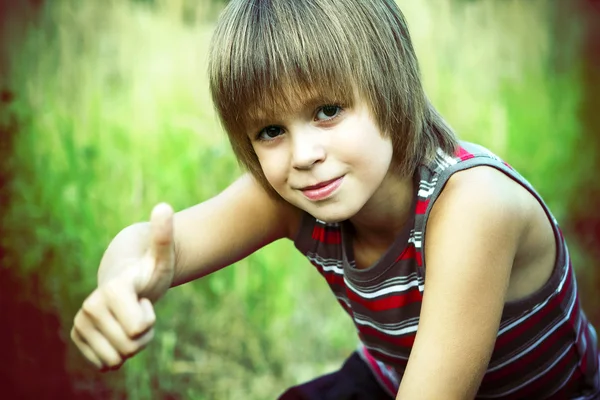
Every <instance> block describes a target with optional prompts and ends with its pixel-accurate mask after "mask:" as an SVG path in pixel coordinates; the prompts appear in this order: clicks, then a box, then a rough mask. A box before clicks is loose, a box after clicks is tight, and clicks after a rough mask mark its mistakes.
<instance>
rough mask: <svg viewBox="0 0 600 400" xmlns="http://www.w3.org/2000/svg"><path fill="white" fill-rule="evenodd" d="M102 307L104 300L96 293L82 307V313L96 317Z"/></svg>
mask: <svg viewBox="0 0 600 400" xmlns="http://www.w3.org/2000/svg"><path fill="white" fill-rule="evenodd" d="M101 307H102V298H101V295H100V293H99V292H98V291H94V292H93V293H92V294H91V295H90V296H89V297H88V298H87V299H85V301H84V302H83V305H82V306H81V311H83V312H84V313H85V314H87V315H90V316H94V315H96V314H97V313H98V311H99V309H100V308H101Z"/></svg>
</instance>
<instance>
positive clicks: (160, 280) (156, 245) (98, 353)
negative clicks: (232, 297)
mask: <svg viewBox="0 0 600 400" xmlns="http://www.w3.org/2000/svg"><path fill="white" fill-rule="evenodd" d="M174 272H175V244H174V236H173V209H172V208H171V207H170V206H169V205H167V204H159V205H157V206H156V207H154V209H153V210H152V214H151V217H150V223H149V224H144V225H133V226H131V227H130V229H129V228H126V229H125V230H123V231H122V232H121V233H120V234H119V235H117V237H115V239H114V240H113V241H112V242H111V244H110V246H109V247H108V249H107V250H106V252H105V254H104V257H103V258H102V261H101V263H100V269H99V273H98V276H99V279H98V281H99V282H98V287H97V288H96V290H94V291H93V292H92V294H90V295H89V296H88V298H87V299H86V300H85V301H84V302H83V305H82V307H81V309H80V310H79V311H78V313H77V315H76V316H75V321H74V325H73V329H72V330H71V338H72V340H73V342H74V343H75V345H76V346H77V347H78V348H79V350H80V351H81V352H82V353H83V355H84V357H85V358H87V359H88V360H89V361H90V362H91V363H92V364H94V365H95V366H96V367H98V368H99V369H101V370H110V369H117V368H119V367H120V366H121V365H122V364H123V362H125V360H127V359H128V358H129V357H132V356H133V355H135V354H137V353H138V352H140V351H141V350H142V349H143V348H144V347H145V346H146V345H147V344H148V342H150V340H151V339H152V337H153V334H154V329H153V328H154V322H155V319H156V317H155V314H154V307H153V304H152V302H155V301H157V300H158V299H159V298H160V297H162V296H163V295H164V293H165V292H166V291H167V289H169V287H170V286H171V284H172V282H173V276H174Z"/></svg>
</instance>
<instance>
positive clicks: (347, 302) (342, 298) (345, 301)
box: [335, 294, 352, 310]
mask: <svg viewBox="0 0 600 400" xmlns="http://www.w3.org/2000/svg"><path fill="white" fill-rule="evenodd" d="M335 298H336V299H338V300H340V301H343V302H344V303H345V304H346V306H348V308H349V309H350V310H352V306H351V305H350V302H349V301H348V299H347V298H345V297H344V296H338V295H337V294H335Z"/></svg>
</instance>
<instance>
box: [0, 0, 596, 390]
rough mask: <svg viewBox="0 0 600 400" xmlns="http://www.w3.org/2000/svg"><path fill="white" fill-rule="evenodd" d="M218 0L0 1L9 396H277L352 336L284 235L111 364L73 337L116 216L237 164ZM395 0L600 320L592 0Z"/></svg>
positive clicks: (437, 79) (465, 122) (118, 222)
mask: <svg viewBox="0 0 600 400" xmlns="http://www.w3.org/2000/svg"><path fill="white" fill-rule="evenodd" d="M9 1H10V0H9ZM224 3H225V1H224V0H223V1H217V0H214V1H208V0H196V1H194V0H154V1H152V0H145V1H143V0H135V1H134V0H129V1H126V0H121V1H117V0H106V1H102V2H100V1H93V0H56V1H47V2H44V1H41V0H36V1H33V0H30V1H29V2H19V3H14V2H12V3H7V2H3V3H0V16H2V17H0V22H1V23H2V25H0V29H1V33H2V36H1V37H0V39H1V40H0V46H1V47H0V49H1V51H0V90H1V92H0V95H1V96H0V134H1V136H0V180H1V181H2V190H1V192H0V210H1V212H0V218H1V227H2V236H1V241H0V257H1V259H0V261H1V263H0V313H1V316H2V320H3V323H2V328H3V329H0V354H2V355H3V362H2V363H1V364H0V387H2V392H3V393H8V394H12V395H14V397H13V398H61V399H62V398H82V399H88V398H89V399H105V398H111V399H122V398H127V399H183V398H195V399H238V398H244V399H269V398H275V397H276V395H277V394H279V393H280V392H282V391H283V390H284V389H285V388H286V387H288V386H290V385H293V384H296V383H299V382H301V381H305V380H308V379H311V378H312V377H314V376H316V375H318V374H322V373H325V372H328V371H332V370H334V369H336V368H337V367H338V366H339V364H340V363H341V362H342V361H343V360H344V358H345V357H346V356H347V355H348V354H349V353H350V352H351V351H352V350H353V349H354V348H355V346H356V344H357V339H356V338H355V334H354V328H353V326H352V324H351V323H350V321H349V319H348V318H347V317H346V316H345V315H344V313H343V311H342V310H341V309H340V308H339V306H338V305H337V303H336V301H335V300H334V298H333V296H331V295H330V294H329V291H328V288H327V286H326V285H325V283H324V282H322V281H321V279H320V277H319V276H318V274H317V273H316V272H314V271H313V270H312V267H311V266H310V265H309V264H308V263H307V262H306V261H305V260H303V259H302V257H300V256H299V255H298V254H296V253H295V251H294V249H293V245H292V244H291V243H283V242H282V243H276V244H274V245H272V246H270V247H269V248H267V249H264V250H263V251H260V252H259V253H257V254H255V255H253V256H252V257H250V258H249V259H247V260H244V261H242V262H240V263H238V264H237V265H235V266H232V267H230V268H226V269H224V270H222V271H220V272H218V273H215V274H213V275H212V276H210V277H208V278H206V279H203V280H200V281H197V282H194V283H191V284H187V285H185V286H183V287H180V288H177V289H175V290H172V291H171V292H170V293H169V294H168V295H167V296H166V298H165V299H164V300H162V301H161V302H160V303H159V305H158V309H157V314H158V327H157V336H156V338H155V340H154V342H153V343H152V344H151V345H150V346H149V347H148V349H147V350H145V351H144V352H143V353H142V354H140V355H139V356H137V357H136V358H134V359H132V360H129V361H128V362H127V364H126V365H125V366H124V367H123V368H122V369H121V370H120V371H119V372H114V373H110V374H99V373H97V372H95V371H94V370H93V369H92V368H90V367H88V366H87V365H86V364H85V363H84V361H83V359H82V357H81V356H79V354H78V353H77V351H76V350H75V349H74V348H73V346H72V345H71V343H70V340H69V339H68V333H69V330H70V327H71V324H72V319H73V317H74V315H75V313H76V311H77V309H78V308H79V306H80V305H81V303H82V301H83V300H84V298H85V297H86V296H87V295H88V294H89V293H90V292H91V291H92V290H93V288H94V287H95V278H96V269H97V265H98V262H99V260H100V258H101V256H102V252H103V250H104V249H105V248H106V245H107V244H108V242H109V241H110V239H111V238H112V237H113V236H114V235H115V234H116V233H117V232H118V231H119V230H120V229H121V228H123V227H124V226H126V225H128V224H131V223H133V222H136V221H139V220H145V219H147V217H148V214H149V212H150V210H151V208H152V206H153V205H154V204H156V203H157V202H160V201H167V202H169V203H171V204H172V205H173V206H174V207H175V208H176V209H181V208H184V207H187V206H190V205H193V204H195V203H198V202H201V201H203V200H204V199H207V198H209V197H210V196H212V195H214V194H216V193H217V192H218V191H219V190H221V189H223V188H225V187H226V186H227V184H228V183H229V182H231V181H232V180H233V179H235V177H236V176H238V175H239V173H240V170H239V168H238V166H237V164H236V162H235V160H234V159H233V157H232V154H231V152H230V150H229V146H228V143H227V140H226V137H225V135H224V134H223V133H222V131H221V128H220V126H219V124H218V122H217V119H216V117H215V115H214V112H213V109H212V105H211V101H210V97H209V93H208V85H207V79H206V73H205V70H206V63H207V60H206V54H207V45H208V40H209V38H210V35H211V31H212V28H213V26H214V21H215V18H216V16H217V15H218V12H219V10H220V9H221V8H222V6H223V5H224ZM398 3H399V4H400V6H401V8H402V9H403V11H404V13H405V15H406V17H407V19H408V21H409V25H410V28H411V32H412V36H413V40H414V43H415V47H416V49H417V53H418V55H419V57H420V62H421V68H422V73H423V77H424V80H425V84H426V87H427V91H428V94H429V95H430V97H431V98H432V101H433V103H434V104H436V105H437V106H438V108H439V109H440V110H441V111H442V113H443V114H444V115H445V116H446V117H447V119H448V120H449V121H450V122H451V124H452V125H453V126H454V127H455V128H456V129H457V131H458V133H459V136H460V137H461V138H462V139H465V140H471V141H476V142H478V143H481V144H483V145H486V146H488V147H489V148H491V149H492V150H494V151H495V152H497V153H498V154H499V155H501V156H503V157H504V158H505V159H506V160H507V161H508V162H509V163H511V164H512V165H513V166H514V167H516V168H517V169H518V170H519V171H520V172H521V173H522V174H523V175H524V176H525V177H527V178H528V179H529V180H530V181H531V182H532V183H533V184H534V186H535V187H537V188H538V190H539V191H540V192H541V194H542V195H543V197H544V198H545V199H546V201H547V203H548V204H549V205H550V206H551V208H552V209H553V211H554V213H555V215H556V217H557V218H558V219H559V221H560V222H561V223H562V224H563V226H564V228H565V230H566V231H567V235H568V238H569V240H570V244H571V251H572V252H573V256H574V259H575V262H576V268H577V270H578V273H579V277H580V278H579V281H580V286H581V290H582V299H583V302H584V306H585V308H586V310H587V311H588V314H589V315H590V317H591V318H592V319H593V320H594V321H595V323H596V326H598V323H599V322H600V313H599V310H600V301H599V300H598V296H597V293H598V290H599V289H600V284H599V283H600V280H599V277H600V274H598V273H597V272H596V270H597V266H598V253H597V248H598V240H600V239H599V237H600V235H598V232H599V231H600V223H598V221H600V211H598V210H597V208H598V207H596V204H597V201H598V200H600V196H599V195H598V193H599V192H600V183H598V182H596V179H595V173H596V171H597V170H598V160H597V159H596V157H597V151H598V149H599V148H600V146H598V143H599V142H598V139H597V136H598V129H600V124H599V123H598V118H597V117H596V115H597V114H596V111H595V110H596V109H597V107H596V105H599V104H598V102H597V100H598V95H597V93H598V90H597V89H598V88H600V85H598V86H595V85H597V84H598V81H599V80H600V77H599V75H600V74H598V72H597V71H598V69H596V68H595V67H594V66H595V65H596V64H595V63H596V62H597V59H596V58H595V57H596V55H595V54H596V53H594V49H593V47H594V43H596V42H595V41H594V40H595V39H594V38H595V37H596V36H594V35H595V34H596V33H595V32H596V30H597V28H595V26H596V23H597V19H596V18H597V17H598V16H599V15H600V14H598V11H597V10H596V9H595V8H593V5H594V4H597V3H595V2H594V1H590V0H588V1H585V0H580V1H579V0H578V1H559V0H530V1H518V0H504V1H498V0H470V1H467V0H427V1H425V0H421V1H410V0H398ZM594 13H596V14H594ZM590 49H591V50H590ZM598 65H600V63H598Z"/></svg>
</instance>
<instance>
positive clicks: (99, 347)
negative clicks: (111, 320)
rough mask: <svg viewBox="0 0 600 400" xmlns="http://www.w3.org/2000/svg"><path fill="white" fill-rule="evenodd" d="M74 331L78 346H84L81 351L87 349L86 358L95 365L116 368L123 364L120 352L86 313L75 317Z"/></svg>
mask: <svg viewBox="0 0 600 400" xmlns="http://www.w3.org/2000/svg"><path fill="white" fill-rule="evenodd" d="M74 329H75V335H74V336H75V338H76V339H77V341H76V344H78V347H79V345H82V346H81V347H80V349H81V348H83V349H85V352H84V353H83V354H84V356H85V357H86V358H88V360H90V361H91V362H92V363H93V364H95V365H96V366H98V365H100V367H101V368H104V367H106V368H115V367H118V366H119V365H121V364H122V363H123V358H122V357H121V355H120V354H119V352H118V351H117V350H116V349H115V348H114V347H113V346H112V345H111V343H110V342H109V341H108V340H107V339H106V338H105V337H104V336H103V335H102V334H101V333H100V332H99V331H98V330H97V329H96V327H95V326H94V324H93V322H92V321H91V319H90V318H88V316H87V315H86V313H85V312H80V313H78V314H77V316H76V317H75V326H74ZM86 346H87V347H86ZM82 352H83V351H82ZM98 362H99V363H98Z"/></svg>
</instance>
